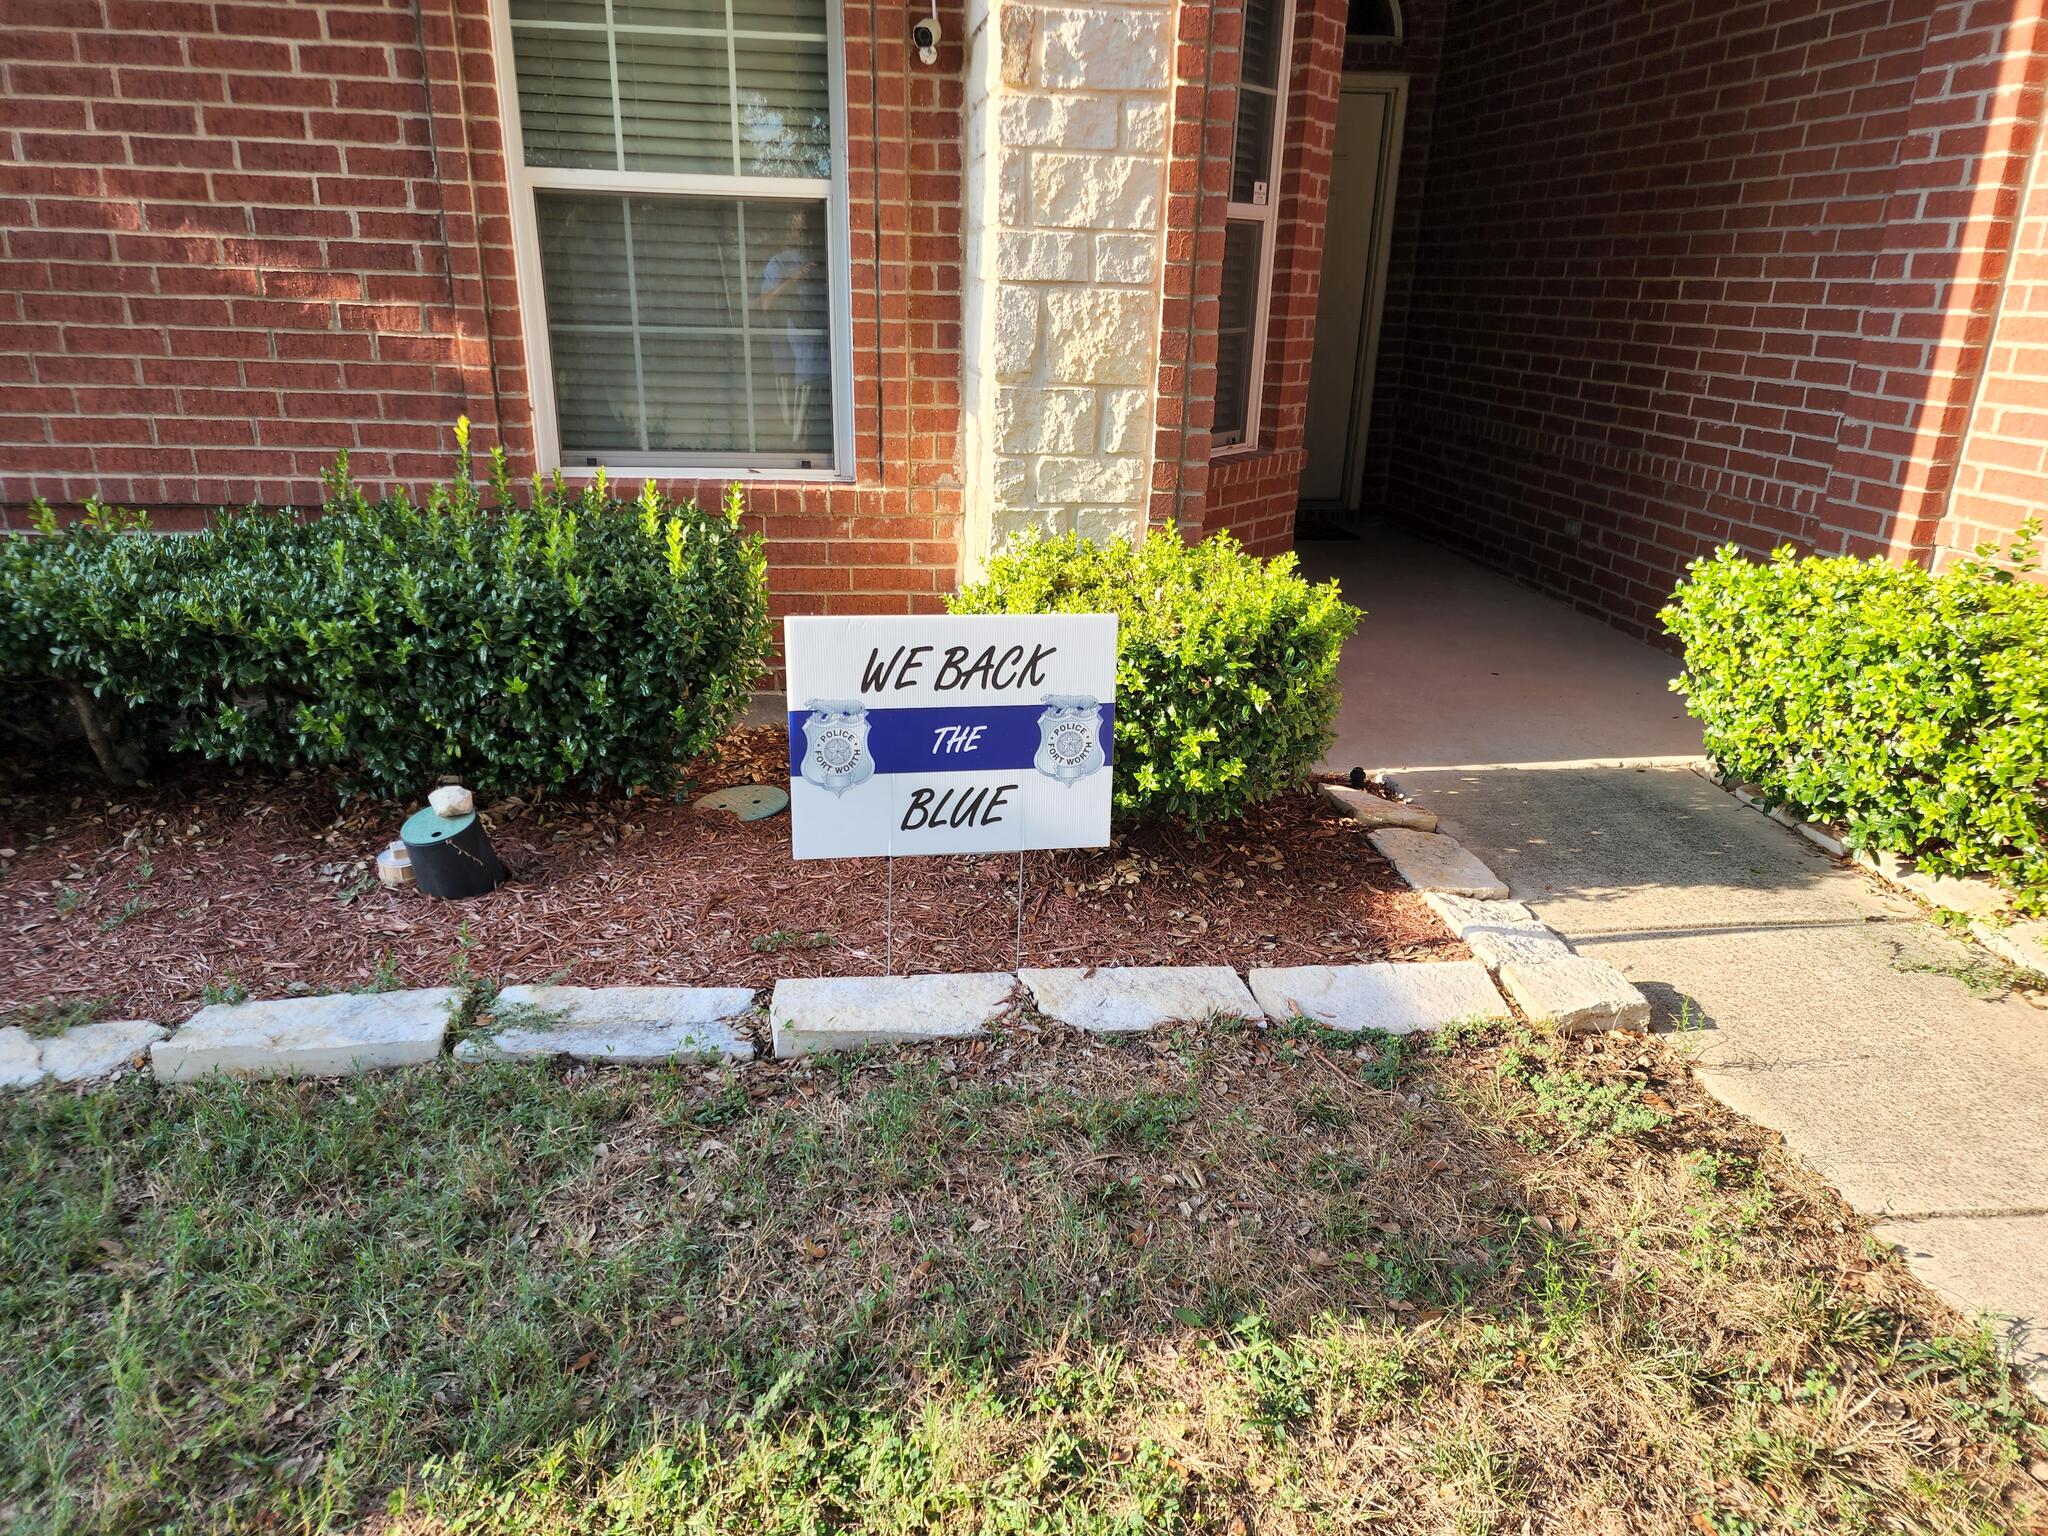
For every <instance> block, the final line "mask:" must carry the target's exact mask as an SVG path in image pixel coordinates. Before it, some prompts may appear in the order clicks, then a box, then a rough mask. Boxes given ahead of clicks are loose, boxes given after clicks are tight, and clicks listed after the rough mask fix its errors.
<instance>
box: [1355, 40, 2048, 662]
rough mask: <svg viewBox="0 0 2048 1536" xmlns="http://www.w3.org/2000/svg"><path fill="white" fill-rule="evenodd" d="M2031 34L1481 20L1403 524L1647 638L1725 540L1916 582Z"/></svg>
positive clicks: (1988, 268) (1438, 245) (1442, 190)
mask: <svg viewBox="0 0 2048 1536" xmlns="http://www.w3.org/2000/svg"><path fill="white" fill-rule="evenodd" d="M2033 31H2034V22H2033V20H2032V19H2031V10H2028V12H2027V15H2025V16H2023V17H2022V18H2021V19H2019V20H2017V21H2015V20H2013V19H2012V18H2011V16H2010V13H2009V11H2008V10H2007V8H2006V7H2004V6H1993V5H1985V4H1982V3H1978V4H1969V3H1962V0H1957V3H1948V4H1940V5H1936V4H1932V3H1928V0H1812V3H1808V4H1787V3H1784V0H1743V3H1737V4H1730V5H1726V6H1722V7H1718V8H1716V10H1715V11H1714V12H1713V13H1712V15H1711V17H1708V16H1703V15H1702V14H1701V13H1700V12H1699V11H1697V10H1696V9H1695V8H1690V7H1655V8H1653V7H1645V6H1642V5H1639V4H1635V3H1632V0H1604V3H1595V4H1585V3H1582V0H1573V3H1564V0H1541V3H1530V0H1480V3H1476V4H1474V5H1472V6H1468V7H1465V8H1461V10H1460V11H1459V12H1458V14H1457V15H1456V17H1455V18H1454V19H1453V20H1452V22H1451V25H1450V29H1449V32H1448V34H1447V36H1446V38H1445V41H1444V47H1443V58H1442V65H1441V74H1440V78H1439V80H1438V82H1437V97H1436V104H1435V111H1434V120H1433V123H1432V127H1431V135H1430V137H1431V144H1430V154H1429V163H1428V172H1427V181H1426V191H1425V195H1424V208H1423V216H1422V229H1421V237H1420V249H1419V253H1418V261H1417V264H1416V268H1415V274H1416V275H1415V280H1414V292H1413V299H1412V304H1411V308H1410V313H1409V316H1408V335H1407V345H1406V349H1405V359H1404V362H1403V366H1402V370H1401V378H1400V386H1399V391H1398V403H1397V405H1396V411H1397V415H1396V420H1395V425H1394V433H1395V437H1394V442H1393V444H1392V447H1391V451H1390V452H1389V454H1388V455H1387V464H1388V473H1389V477H1390V479H1389V486H1388V495H1389V500H1390V502H1391V504H1392V507H1393V510H1394V511H1395V513H1396V515H1397V516H1398V517H1399V518H1400V520H1401V521H1403V522H1404V523H1406V524H1408V525H1409V526H1411V527H1414V528H1416V529H1417V530H1419V531H1421V532H1423V533H1425V534H1427V535H1429V536H1431V537H1434V538H1438V539H1441V540H1444V541H1446V542H1449V543H1452V544H1455V545H1457V546H1459V547H1461V548H1464V549H1466V550H1468V551H1469V552H1471V553H1473V554H1475V555H1476V556H1478V557H1479V558H1481V559H1484V560H1486V561H1488V562H1490V563H1493V564H1496V565H1500V566H1504V567H1506V568H1509V569H1511V570H1514V571H1515V572H1517V573H1518V574H1521V575H1523V576H1525V577H1527V578H1529V579H1531V580H1533V581H1535V582H1537V583H1539V584H1541V585H1543V586H1545V587H1547V588H1549V589H1551V590H1553V591H1556V592H1559V593H1560V594H1562V595H1565V596H1567V597H1569V598H1570V599H1571V600H1573V601H1574V602H1576V603H1578V604H1580V605H1581V606H1583V607H1586V608H1588V609H1590V610H1593V611H1596V612H1600V613H1603V614H1605V615H1607V616H1609V617H1612V618H1615V619H1617V620H1618V621H1619V622H1621V623H1622V624H1623V625H1624V626H1625V627H1628V628H1631V629H1634V630H1636V631H1638V632H1643V633H1648V632H1651V631H1652V630H1653V629H1654V624H1655V621H1654V615H1655V611H1656V609H1657V607H1658V606H1659V605H1660V604H1661V603H1662V601H1663V600H1664V598H1665V596H1666V595H1667V594H1668V592H1669V590H1670V588H1671V585H1672V583H1673V582H1674V580H1675V579H1676V578H1677V576H1678V575H1679V574H1680V572H1681V571H1682V569H1683V566H1684V564H1685V563H1686V561H1688V560H1689V559H1691V558H1692V557H1694V556H1695V555H1698V554H1700V553H1702V552H1703V551H1705V550H1707V549H1709V548H1711V547H1712V546H1714V545H1715V544H1718V543H1721V542H1724V541H1729V540H1733V541H1736V542H1739V543H1742V544H1745V545H1748V546H1751V547H1754V548H1758V549H1763V548H1767V547H1769V546H1770V545H1773V544H1775V543H1778V542H1782V541H1787V540H1789V541H1792V542H1795V543H1798V544H1801V545H1804V546H1807V547H1813V548H1820V549H1850V550H1858V551H1873V552H1875V551H1890V552H1895V553H1907V554H1918V553H1924V552H1926V551H1927V550H1928V549H1929V548H1930V547H1931V545H1932V543H1933V538H1934V532H1935V529H1936V527H1937V526H1938V524H1939V511H1940V508H1941V506H1942V505H1943V503H1944V501H1945V497H1946V491H1947V485H1948V483H1949V476H1950V475H1951V474H1952V471H1953V468H1954V464H1955V461H1956V457H1957V455H1958V453H1959V450H1960V441H1961V431H1962V427H1963V425H1964V422H1965V419H1966V418H1967V414H1968V401H1969V398H1970V395H1971V391H1972V390H1973V388H1974V378H1975V375H1976V372H1977V368H1976V363H1977V362H1978V361H1979V360H1981V355H1982V352H1981V349H1982V345H1983V340H1984V336H1985V335H1986V334H1987V333H1988V324H1989V315H1990V311H1991V309H1992V307H1993V306H1994V304H1995V299H1996V293H1997V286H1998V285H1997V273H1998V272H1999V271H2001V270H2002V264H2003V256H2004V246H2005V244H2006V243H2008V242H2009V237H2010V223H2011V211H2012V205H2013V200H2012V198H2011V197H2010V196H2009V192H2010V188H2011V186H2012V184H2013V181H2014V178H2015V176H2016V174H2017V169H2016V168H2017V167H2019V166H2021V165H2023V164H2024V158H2023V156H2022V155H2020V151H2022V150H2023V149H2027V148H2031V136H2032V132H2033V124H2034V119H2035V117H2036V116H2037V115H2038V109H2039V91H2038V84H2039V82H2038V79H2037V78H2035V77H2036V74H2037V65H2038V59H2037V58H2036V57H2035V55H2034V44H2033ZM2016 157H2018V158H2016Z"/></svg>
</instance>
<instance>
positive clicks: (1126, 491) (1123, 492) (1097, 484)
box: [1038, 455, 1151, 506]
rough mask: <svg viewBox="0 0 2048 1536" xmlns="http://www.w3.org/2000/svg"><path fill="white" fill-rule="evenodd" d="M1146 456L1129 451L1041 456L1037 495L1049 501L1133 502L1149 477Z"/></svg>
mask: <svg viewBox="0 0 2048 1536" xmlns="http://www.w3.org/2000/svg"><path fill="white" fill-rule="evenodd" d="M1150 468H1151V466H1150V464H1149V462H1148V461H1147V460H1145V459H1142V458H1139V457H1137V456H1136V455H1130V456H1127V457H1124V458H1111V457H1108V456H1106V455H1097V456H1095V457H1091V458H1086V459H1040V460H1039V461H1038V497H1039V500H1041V501H1043V502H1047V503H1049V504H1052V505H1055V506H1057V505H1061V504H1072V503H1076V502H1090V501H1094V502H1101V501H1120V502H1134V501H1136V500H1137V499H1138V498H1139V496H1141V495H1142V494H1144V491H1145V488H1146V486H1147V484H1148V483H1149V479H1150Z"/></svg>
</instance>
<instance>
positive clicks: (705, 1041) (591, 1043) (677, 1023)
mask: <svg viewBox="0 0 2048 1536" xmlns="http://www.w3.org/2000/svg"><path fill="white" fill-rule="evenodd" d="M753 1002H754V994H753V992H752V991H751V990H750V989H748V988H746V987H507V988H505V990H504V991H502V992H500V993H499V994H498V1001H497V1005H496V1006H497V1010H498V1011H499V1014H500V1016H501V1017H504V1016H505V1015H506V1013H507V1011H508V1010H518V1011H519V1012H520V1013H526V1012H530V1011H532V1010H538V1011H539V1012H541V1013H542V1014H544V1015H548V1017H541V1018H533V1017H526V1018H521V1017H519V1014H518V1013H514V1014H512V1016H511V1017H510V1018H507V1021H506V1022H505V1023H503V1024H501V1025H500V1026H499V1027H498V1028H496V1029H493V1030H491V1031H489V1032H488V1033H485V1034H480V1035H473V1036H471V1037H470V1038H469V1039H467V1040H464V1041H461V1042H460V1043H459V1044H457V1046H456V1047H455V1056H456V1058H457V1059H458V1060H461V1061H508V1060H518V1059H521V1058H532V1057H543V1058H545V1057H552V1056H572V1057H574V1058H575V1059H577V1060H578V1061H602V1062H611V1063H614V1064H616V1065H620V1066H645V1065H652V1064H658V1063H661V1062H665V1061H675V1060H714V1061H750V1060H752V1059H753V1055H754V1047H753V1044H752V1042H750V1041H749V1040H747V1039H746V1038H745V1037H744V1036H743V1035H741V1034H740V1033H739V1031H738V1030H737V1029H736V1028H735V1027H734V1026H735V1023H736V1021H737V1020H738V1018H739V1016H740V1015H741V1014H743V1013H745V1012H746V1011H747V1009H749V1008H750V1007H752V1006H753Z"/></svg>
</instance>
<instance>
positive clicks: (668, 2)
mask: <svg viewBox="0 0 2048 1536" xmlns="http://www.w3.org/2000/svg"><path fill="white" fill-rule="evenodd" d="M825 4H826V0H733V3H732V23H731V26H730V27H728V25H727V19H726V5H725V0H632V3H628V0H615V3H613V4H612V5H611V6H610V7H609V9H607V7H606V6H605V5H604V4H603V3H602V0H597V3H591V0H514V3H513V10H512V52H513V70H514V74H515V76H516V77H517V80H518V84H519V111H520V121H521V124H522V128H523V134H524V138H525V144H526V162H527V164H529V165H545V166H570V167H584V168H601V169H607V170H632V171H652V172H663V173H670V174H701V175H744V176H801V177H825V176H829V175H831V174H832V132H831V92H830V76H829V74H828V72H827V71H828V60H827V57H826V46H825V38H826V35H827V29H826V12H825ZM677 29H687V30H677ZM755 33H766V34H770V35H767V36H755V35H752V34H755ZM742 34H746V35H742ZM735 108H737V110H735ZM735 128H737V129H738V143H737V144H735V142H734V130H735Z"/></svg>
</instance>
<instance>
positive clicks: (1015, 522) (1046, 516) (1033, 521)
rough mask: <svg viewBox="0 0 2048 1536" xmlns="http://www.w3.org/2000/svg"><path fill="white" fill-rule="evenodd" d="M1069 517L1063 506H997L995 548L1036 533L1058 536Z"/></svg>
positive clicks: (1063, 530)
mask: <svg viewBox="0 0 2048 1536" xmlns="http://www.w3.org/2000/svg"><path fill="white" fill-rule="evenodd" d="M1069 521H1070V519H1069V517H1068V514H1067V509H1066V508H1065V507H1038V506H1026V507H998V508H996V513H995V541H994V543H995V548H996V549H998V550H1000V549H1002V548H1003V547H1004V546H1005V545H1007V544H1009V543H1011V542H1013V541H1015V540H1017V539H1021V538H1024V537H1026V536H1028V535H1031V534H1037V535H1040V536H1042V537H1045V538H1058V537H1059V536H1060V535H1061V534H1063V533H1065V532H1066V531H1067V527H1068V523H1069Z"/></svg>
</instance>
